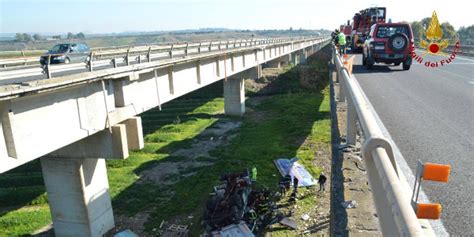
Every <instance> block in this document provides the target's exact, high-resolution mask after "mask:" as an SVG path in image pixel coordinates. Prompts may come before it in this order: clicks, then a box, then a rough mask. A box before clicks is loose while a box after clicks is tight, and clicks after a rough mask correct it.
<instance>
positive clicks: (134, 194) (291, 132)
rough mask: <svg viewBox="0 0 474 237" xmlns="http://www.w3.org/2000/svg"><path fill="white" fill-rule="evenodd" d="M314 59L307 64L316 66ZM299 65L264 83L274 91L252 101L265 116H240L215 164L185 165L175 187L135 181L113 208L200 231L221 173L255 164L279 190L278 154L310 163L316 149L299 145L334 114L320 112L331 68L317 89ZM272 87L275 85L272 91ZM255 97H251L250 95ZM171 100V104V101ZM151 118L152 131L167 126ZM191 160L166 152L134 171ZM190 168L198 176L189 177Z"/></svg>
mask: <svg viewBox="0 0 474 237" xmlns="http://www.w3.org/2000/svg"><path fill="white" fill-rule="evenodd" d="M312 62H313V61H312V59H311V58H310V59H309V60H308V62H307V65H311V64H312ZM324 64H326V62H324ZM303 66H304V65H303ZM299 70H300V69H299V66H298V67H295V68H293V69H291V70H289V71H287V72H285V73H284V74H282V75H280V76H279V77H278V78H277V79H276V80H273V81H271V82H270V83H268V85H267V86H265V88H264V89H263V91H267V93H265V94H263V95H266V96H268V95H272V96H271V97H268V98H266V99H265V100H263V101H261V102H260V103H259V104H256V105H254V106H250V108H251V109H252V110H254V111H258V112H262V113H263V114H264V115H263V116H262V117H259V118H258V119H256V118H255V117H254V116H253V115H252V112H250V113H249V114H248V116H244V117H243V118H242V119H240V118H238V120H239V121H242V125H241V127H240V128H239V133H238V134H237V136H236V137H235V138H234V139H233V140H232V141H231V142H230V144H229V145H227V146H224V147H219V148H217V149H214V150H212V151H211V152H210V155H211V156H212V157H214V158H215V159H214V160H213V164H212V165H210V166H205V167H195V168H193V169H192V170H185V171H184V172H182V173H180V174H179V176H180V177H179V179H178V181H177V182H176V183H175V184H173V185H170V186H166V185H164V184H154V183H146V182H136V183H134V184H132V185H130V186H129V187H128V188H126V189H125V190H124V191H122V192H121V193H119V194H118V195H117V196H116V197H115V198H114V200H113V202H114V210H117V211H118V212H119V213H124V214H127V215H134V214H136V213H138V212H141V211H146V212H149V213H150V216H149V218H148V221H147V222H146V223H145V227H146V230H147V231H151V230H152V229H153V228H157V226H159V224H160V223H161V221H162V220H176V221H177V222H178V223H184V224H190V223H191V222H192V223H193V224H192V225H191V230H192V232H193V233H199V232H200V231H201V227H200V219H201V216H202V213H203V210H204V206H205V203H206V200H207V198H208V195H209V192H210V191H211V190H212V187H213V186H214V185H216V184H217V183H218V182H219V177H220V175H221V174H222V173H227V172H238V171H242V170H244V169H246V168H249V167H252V166H256V167H257V168H258V183H259V184H260V185H262V186H266V187H269V188H271V189H276V187H277V184H278V180H279V173H278V171H277V169H276V168H275V166H274V164H273V160H274V159H278V158H291V157H295V156H298V157H300V158H302V159H301V160H302V163H306V164H310V162H311V161H312V159H314V157H315V155H314V151H313V150H311V149H309V148H306V150H303V151H301V150H299V149H300V148H301V147H302V146H303V144H304V142H305V141H306V138H307V137H308V136H310V135H311V134H314V133H316V134H318V133H320V132H319V131H314V129H315V128H314V124H315V123H318V122H321V121H328V120H329V119H330V112H329V108H328V109H327V111H320V110H321V108H322V103H323V100H324V92H323V90H324V89H325V88H327V86H328V80H327V71H324V72H322V81H324V82H323V83H321V85H320V86H319V88H318V89H306V88H302V87H301V86H300V85H299V84H300V83H299V80H298V77H299V76H300V74H299V72H300V71H299ZM268 88H272V90H270V89H268ZM270 91H272V93H271V92H270ZM221 95H222V94H221ZM221 95H220V96H221ZM260 95H262V94H259V93H254V94H253V95H252V96H254V97H258V96H260ZM252 99H253V98H250V100H252ZM249 104H250V103H249ZM171 105H172V103H170V106H171ZM195 107H198V106H195ZM323 110H325V109H323ZM174 115H176V116H177V117H179V118H180V120H181V121H180V122H182V121H183V120H182V118H185V116H184V115H182V113H176V114H174ZM174 115H173V116H174ZM193 116H194V117H195V118H197V116H196V115H194V114H193V115H190V117H186V119H192V118H193ZM199 116H203V117H205V118H212V119H215V121H214V122H213V123H211V125H210V126H212V124H214V123H216V122H219V121H221V120H222V119H223V118H224V117H225V118H226V119H232V118H231V117H226V116H224V117H222V116H216V115H207V116H205V115H202V114H200V115H199ZM152 117H153V116H143V121H144V126H152V128H153V129H150V130H154V129H155V130H156V128H164V126H166V125H165V124H164V123H163V124H158V125H157V124H154V121H158V120H157V118H159V117H160V115H159V114H157V115H156V117H154V119H155V120H153V119H151V120H148V119H149V118H152ZM234 119H237V118H234ZM186 121H191V120H186ZM144 129H145V130H146V129H147V128H144ZM148 134H151V133H148ZM200 134H201V133H198V134H197V135H195V136H193V137H190V138H188V139H185V140H181V141H175V142H171V143H170V144H168V145H166V146H164V147H161V148H159V149H157V150H155V151H151V152H152V153H155V152H159V153H172V152H173V151H175V150H176V149H179V148H182V147H189V144H190V142H191V141H192V140H193V139H195V138H196V137H198V136H199V135H200ZM186 159H187V157H173V156H167V157H164V158H163V159H160V160H151V161H148V162H145V163H142V164H141V165H139V166H138V167H136V168H134V169H133V172H134V173H135V174H136V175H138V176H139V175H140V174H141V172H143V171H144V170H147V169H150V168H152V167H154V166H156V165H159V164H160V163H162V162H173V161H183V160H186ZM307 167H308V166H307ZM309 170H310V172H311V173H313V175H316V174H319V170H318V169H317V168H313V167H310V168H309ZM189 173H192V174H193V175H191V176H186V174H189ZM185 214H186V215H191V216H193V218H190V219H188V217H187V216H183V215H185ZM178 219H181V220H178Z"/></svg>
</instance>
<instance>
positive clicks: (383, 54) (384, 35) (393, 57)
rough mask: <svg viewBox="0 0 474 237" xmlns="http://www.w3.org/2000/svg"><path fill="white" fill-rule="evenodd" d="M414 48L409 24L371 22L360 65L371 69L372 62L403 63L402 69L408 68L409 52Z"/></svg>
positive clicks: (409, 63) (409, 64) (396, 64)
mask: <svg viewBox="0 0 474 237" xmlns="http://www.w3.org/2000/svg"><path fill="white" fill-rule="evenodd" d="M414 50H415V44H414V40H413V31H412V29H411V26H410V24H408V23H377V24H373V25H372V27H371V28H370V33H369V35H368V39H367V40H366V41H365V43H364V46H363V52H362V54H363V55H362V65H366V66H367V68H368V69H371V68H372V67H373V65H374V63H386V64H391V63H393V64H394V65H395V66H398V65H400V64H403V65H402V67H403V70H409V69H410V66H411V64H412V58H411V52H413V51H414Z"/></svg>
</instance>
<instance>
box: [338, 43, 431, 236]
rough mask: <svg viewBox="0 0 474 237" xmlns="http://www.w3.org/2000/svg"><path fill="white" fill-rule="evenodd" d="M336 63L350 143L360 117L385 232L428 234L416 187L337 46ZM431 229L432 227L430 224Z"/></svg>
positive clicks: (377, 208)
mask: <svg viewBox="0 0 474 237" xmlns="http://www.w3.org/2000/svg"><path fill="white" fill-rule="evenodd" d="M332 63H333V65H335V67H332V68H335V69H336V72H337V81H338V82H339V90H340V91H339V100H340V101H347V138H346V141H347V145H355V141H356V132H357V124H356V123H357V121H359V125H360V127H361V130H362V133H363V136H364V140H365V141H364V143H363V145H362V149H361V150H362V155H363V158H364V161H365V165H366V169H367V175H368V178H369V183H370V186H371V189H372V194H373V197H374V201H375V207H376V210H377V214H378V216H379V221H380V227H381V229H382V233H383V235H384V236H425V235H426V234H427V233H429V231H426V230H424V229H425V228H427V227H426V225H423V228H422V224H421V223H420V221H421V220H419V219H418V218H417V216H416V213H415V211H414V209H413V207H412V206H411V204H410V200H411V199H410V196H411V194H412V190H411V189H410V188H409V186H408V185H407V184H406V181H405V180H403V179H404V176H403V174H401V173H400V170H399V169H398V166H397V163H396V161H395V158H394V154H393V150H392V145H391V143H390V141H389V140H388V139H387V138H386V137H385V136H384V135H383V133H382V130H381V128H380V127H379V125H378V124H377V120H376V116H375V113H374V111H372V107H371V106H370V102H369V101H368V100H367V99H366V96H365V94H364V92H363V90H362V89H361V87H360V85H359V83H358V82H357V80H356V79H355V77H354V76H352V75H350V74H349V72H348V70H347V69H346V67H344V64H343V61H342V60H341V57H339V55H337V53H336V50H335V48H334V47H333V53H332ZM428 229H430V230H431V228H430V227H429V225H428Z"/></svg>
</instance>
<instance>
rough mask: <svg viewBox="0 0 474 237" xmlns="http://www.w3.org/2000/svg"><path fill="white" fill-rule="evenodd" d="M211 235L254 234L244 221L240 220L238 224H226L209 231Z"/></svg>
mask: <svg viewBox="0 0 474 237" xmlns="http://www.w3.org/2000/svg"><path fill="white" fill-rule="evenodd" d="M211 236H212V237H234V236H235V237H254V236H255V235H254V234H253V233H252V231H251V230H250V229H249V227H248V226H247V224H245V222H244V221H241V222H240V223H239V224H238V225H236V224H232V225H228V226H226V227H224V228H222V229H221V230H216V231H213V232H212V233H211Z"/></svg>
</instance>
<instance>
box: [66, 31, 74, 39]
mask: <svg viewBox="0 0 474 237" xmlns="http://www.w3.org/2000/svg"><path fill="white" fill-rule="evenodd" d="M74 38H75V35H74V34H73V33H71V32H68V33H67V39H74Z"/></svg>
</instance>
